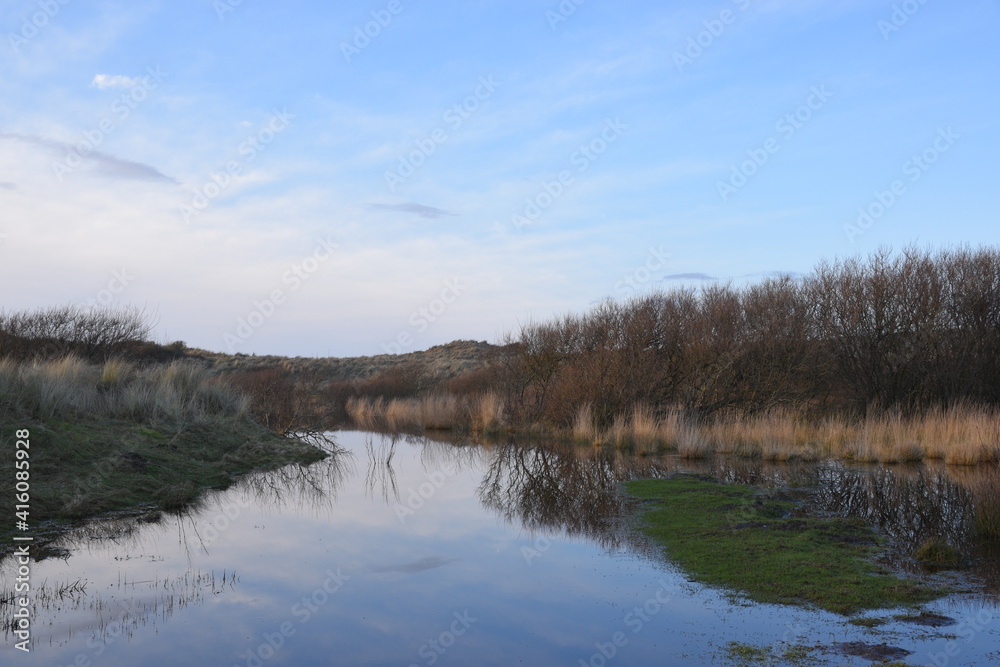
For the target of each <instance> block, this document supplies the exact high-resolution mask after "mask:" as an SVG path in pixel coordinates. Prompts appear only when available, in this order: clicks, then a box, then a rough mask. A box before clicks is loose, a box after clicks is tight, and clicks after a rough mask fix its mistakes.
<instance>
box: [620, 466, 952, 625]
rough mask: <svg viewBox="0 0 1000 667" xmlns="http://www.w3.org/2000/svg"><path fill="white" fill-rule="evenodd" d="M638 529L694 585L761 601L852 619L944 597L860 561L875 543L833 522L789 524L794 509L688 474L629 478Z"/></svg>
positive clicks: (857, 527) (855, 526) (868, 534)
mask: <svg viewBox="0 0 1000 667" xmlns="http://www.w3.org/2000/svg"><path fill="white" fill-rule="evenodd" d="M625 488H626V489H627V490H628V492H629V493H631V494H632V495H633V496H636V497H637V498H639V499H640V500H642V501H644V502H645V503H646V508H645V512H644V515H643V519H644V522H643V530H644V532H645V533H646V534H648V535H649V536H650V537H652V538H653V539H654V540H656V541H657V542H659V543H660V544H662V545H663V546H664V547H665V550H666V554H667V556H668V557H669V558H670V559H672V560H674V561H676V562H677V563H678V564H679V565H680V566H681V567H683V568H684V569H685V570H687V571H688V572H689V573H690V575H691V576H692V577H693V578H694V579H695V580H697V581H700V582H702V583H706V584H709V585H714V586H722V587H725V588H728V589H732V590H735V591H739V592H741V593H742V594H744V595H746V596H747V597H748V598H750V599H752V600H755V601H758V602H767V603H778V604H808V605H812V606H815V607H818V608H820V609H825V610H828V611H832V612H836V613H840V614H852V613H855V612H858V611H861V610H864V609H881V608H889V607H899V606H912V605H917V604H920V603H923V602H927V601H929V600H932V599H935V598H937V597H940V596H941V595H943V594H944V593H945V591H942V590H938V589H933V588H930V587H928V586H925V585H922V584H920V583H918V582H915V581H909V580H905V579H901V578H899V577H897V576H895V575H894V574H892V573H891V572H888V571H885V570H883V569H882V568H880V567H878V566H876V565H875V564H874V563H872V562H871V561H870V560H868V559H869V558H870V557H871V556H872V555H873V554H874V553H875V552H876V550H877V548H878V538H877V536H876V535H875V533H874V532H873V531H872V530H871V529H870V528H868V527H866V526H864V525H863V524H860V523H858V522H856V521H852V520H848V519H840V518H817V517H805V516H801V517H792V518H789V517H788V513H789V512H790V511H791V510H792V509H794V508H795V502H794V501H792V500H789V499H784V498H783V497H774V496H773V495H767V494H765V493H763V492H761V491H758V490H756V489H754V488H752V487H747V486H736V485H723V484H721V483H719V482H716V481H714V480H707V479H704V478H697V477H693V476H686V475H684V476H677V477H674V478H671V479H656V480H638V481H634V482H629V483H627V484H626V485H625Z"/></svg>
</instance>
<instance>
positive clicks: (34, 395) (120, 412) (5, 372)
mask: <svg viewBox="0 0 1000 667" xmlns="http://www.w3.org/2000/svg"><path fill="white" fill-rule="evenodd" d="M0 399H2V402H0V418H7V419H16V418H23V419H37V420H41V421H45V420H50V419H54V418H61V419H68V418H82V417H86V418H99V419H133V420H137V421H144V422H148V421H155V420H167V421H171V420H173V421H176V420H193V421H204V420H206V419H215V418H226V419H242V418H243V417H245V416H246V414H247V410H248V408H249V398H248V397H247V396H246V395H244V394H242V393H241V392H238V391H234V390H233V389H232V388H230V387H229V386H228V385H226V383H225V382H224V381H222V380H220V379H219V378H218V377H216V376H214V375H212V374H211V373H210V372H209V371H207V370H206V369H204V368H203V367H200V366H197V365H194V364H190V363H185V362H172V363H170V364H167V365H154V366H146V367H138V366H135V365H133V364H131V363H129V362H127V361H122V360H120V359H111V360H108V361H106V362H104V363H91V362H86V361H83V360H82V359H80V358H78V357H73V356H68V357H64V358H62V359H57V360H50V361H36V362H32V363H20V364H19V363H14V362H11V361H9V360H3V361H0Z"/></svg>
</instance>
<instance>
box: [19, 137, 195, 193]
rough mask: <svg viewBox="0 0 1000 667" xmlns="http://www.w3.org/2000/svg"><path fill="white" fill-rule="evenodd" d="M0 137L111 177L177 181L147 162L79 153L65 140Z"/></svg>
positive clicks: (105, 154) (174, 182) (107, 155)
mask: <svg viewBox="0 0 1000 667" xmlns="http://www.w3.org/2000/svg"><path fill="white" fill-rule="evenodd" d="M0 139H8V140H10V141H19V142H22V143H26V144H30V145H33V146H37V147H39V148H42V149H44V150H46V151H48V152H50V153H52V154H54V155H55V156H56V159H59V160H65V159H66V158H67V157H68V156H76V159H79V160H81V161H82V162H83V163H86V164H89V166H90V167H91V170H92V171H94V172H97V173H99V174H102V175H104V176H108V177H111V178H118V179H125V180H140V181H162V182H165V183H173V184H176V183H177V181H176V180H174V179H173V178H170V177H169V176H167V175H166V174H164V173H163V172H161V171H160V170H159V169H156V168H155V167H151V166H149V165H148V164H143V163H141V162H134V161H132V160H125V159H123V158H120V157H115V156H114V155H111V154H110V153H105V152H103V151H98V150H91V151H88V152H87V153H86V154H81V153H80V152H79V151H77V149H76V147H75V146H73V145H72V144H68V143H66V142H65V141H58V140H55V139H46V138H44V137H36V136H32V135H27V134H16V133H9V132H0Z"/></svg>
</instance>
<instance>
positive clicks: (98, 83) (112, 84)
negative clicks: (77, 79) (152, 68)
mask: <svg viewBox="0 0 1000 667" xmlns="http://www.w3.org/2000/svg"><path fill="white" fill-rule="evenodd" d="M137 83H139V79H138V78H133V77H129V76H123V75H121V74H114V75H111V74H97V75H95V76H94V79H93V81H91V82H90V85H91V86H93V87H95V88H100V89H101V90H106V89H108V88H131V87H132V86H134V85H135V84H137Z"/></svg>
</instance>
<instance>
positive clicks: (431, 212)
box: [368, 202, 456, 220]
mask: <svg viewBox="0 0 1000 667" xmlns="http://www.w3.org/2000/svg"><path fill="white" fill-rule="evenodd" d="M368 208H370V209H372V210H373V211H401V212H403V213H413V214H415V215H418V216H420V217H421V218H428V219H430V220H437V219H440V218H447V217H452V216H454V215H456V214H455V213H452V212H451V211H445V210H444V209H441V208H436V207H434V206H425V205H424V204H417V203H416V202H406V203H405V204H369V205H368Z"/></svg>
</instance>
